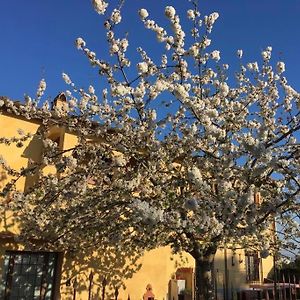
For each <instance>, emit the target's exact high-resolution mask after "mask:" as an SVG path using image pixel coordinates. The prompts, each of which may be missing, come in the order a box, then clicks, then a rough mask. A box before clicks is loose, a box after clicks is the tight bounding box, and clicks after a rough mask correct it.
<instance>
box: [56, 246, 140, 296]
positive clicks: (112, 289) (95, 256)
mask: <svg viewBox="0 0 300 300" xmlns="http://www.w3.org/2000/svg"><path fill="white" fill-rule="evenodd" d="M139 257H140V255H137V254H134V253H130V252H129V251H121V250H119V249H117V248H112V247H103V248H98V249H97V251H95V249H93V250H91V249H87V250H84V249H83V250H80V251H78V252H71V253H70V252H69V253H66V255H65V257H64V262H63V264H62V269H63V273H62V277H61V297H62V299H65V298H66V296H67V295H70V294H73V295H74V294H82V293H84V294H86V295H88V297H87V298H86V299H93V300H97V299H102V298H103V294H104V295H105V296H104V297H105V298H106V299H114V298H115V297H116V296H117V294H118V291H119V289H120V288H124V289H125V285H124V281H125V280H126V279H129V278H131V277H132V276H133V274H134V273H135V272H137V271H138V270H139V269H140V268H141V265H140V264H139V263H138V262H137V260H138V259H139Z"/></svg>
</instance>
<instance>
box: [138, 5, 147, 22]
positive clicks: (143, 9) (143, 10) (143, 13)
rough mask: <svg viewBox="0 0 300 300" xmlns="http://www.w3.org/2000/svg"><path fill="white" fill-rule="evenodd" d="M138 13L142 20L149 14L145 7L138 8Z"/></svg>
mask: <svg viewBox="0 0 300 300" xmlns="http://www.w3.org/2000/svg"><path fill="white" fill-rule="evenodd" d="M139 15H140V18H141V19H142V20H145V19H146V18H147V17H148V16H149V13H148V11H147V10H146V9H145V8H142V9H140V10H139Z"/></svg>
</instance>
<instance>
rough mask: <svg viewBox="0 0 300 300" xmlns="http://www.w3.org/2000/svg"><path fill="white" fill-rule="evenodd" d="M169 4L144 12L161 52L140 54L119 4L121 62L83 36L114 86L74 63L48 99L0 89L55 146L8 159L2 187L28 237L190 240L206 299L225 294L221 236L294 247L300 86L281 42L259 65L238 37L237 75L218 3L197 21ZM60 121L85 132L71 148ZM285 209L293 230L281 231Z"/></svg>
mask: <svg viewBox="0 0 300 300" xmlns="http://www.w3.org/2000/svg"><path fill="white" fill-rule="evenodd" d="M93 5H94V8H95V10H96V11H97V12H98V13H99V14H104V13H105V11H106V9H107V3H106V2H104V1H100V0H93ZM106 13H107V12H106ZM164 14H165V17H166V18H167V20H168V22H169V26H168V27H166V28H164V27H161V26H160V25H159V24H158V23H157V22H156V21H155V20H152V19H151V17H150V16H149V13H148V12H147V10H146V9H140V10H139V11H138V16H139V18H140V19H141V23H142V24H143V25H144V26H145V28H146V29H147V30H151V31H153V34H154V35H155V36H156V39H157V41H158V43H161V44H163V45H164V48H165V50H164V51H163V52H162V53H161V56H160V57H159V58H158V57H157V56H155V57H151V55H149V54H148V53H147V51H146V50H145V49H143V48H142V47H139V48H138V49H137V54H138V55H139V62H138V63H137V64H136V65H133V64H132V63H131V59H130V57H128V55H127V49H128V47H129V41H128V39H127V37H126V35H124V36H118V35H117V33H116V30H115V29H116V27H118V26H122V25H121V24H122V22H121V21H122V14H121V7H119V8H115V9H113V10H112V12H111V14H110V17H109V18H108V19H107V20H106V21H105V23H104V26H105V28H106V30H107V43H108V46H109V54H110V58H111V59H110V60H109V61H106V60H104V59H101V58H99V57H98V56H97V55H96V53H94V52H93V51H92V50H91V49H89V48H88V47H87V45H86V42H85V41H84V39H83V38H78V39H77V40H76V46H77V48H78V49H79V50H80V51H82V53H83V54H84V55H85V56H86V57H87V59H88V60H89V62H90V63H91V65H92V66H94V67H95V68H97V69H98V71H99V75H100V76H101V77H103V78H104V79H105V80H106V87H105V88H103V89H102V90H97V88H94V87H93V86H90V87H89V88H88V90H84V89H79V88H77V87H76V84H75V83H74V82H73V81H72V79H71V78H70V77H69V76H68V75H67V74H65V73H64V74H63V79H64V80H65V82H66V83H67V84H68V85H69V86H70V88H69V90H67V91H66V93H65V94H66V97H67V102H66V103H65V105H63V106H60V107H59V106H57V107H55V108H54V109H52V110H51V109H50V105H49V103H48V102H44V104H43V105H40V106H39V105H38V101H39V99H40V98H41V97H42V95H43V92H44V90H45V88H46V83H45V81H41V84H40V86H39V88H38V92H37V97H36V98H35V99H31V98H29V97H27V100H26V103H25V104H24V105H18V106H16V105H15V104H14V103H13V102H11V101H9V100H5V101H1V103H0V104H1V105H2V108H5V109H6V110H10V111H13V112H14V113H17V114H21V115H24V116H26V117H27V118H34V117H40V118H42V119H43V127H42V128H41V130H40V131H39V132H38V133H37V135H38V136H39V138H41V139H42V140H43V143H44V147H45V152H44V156H43V159H42V162H36V163H34V162H33V163H32V164H31V166H30V167H29V168H27V169H22V170H21V171H20V172H17V171H16V170H12V169H11V168H10V167H9V166H8V165H7V164H5V162H4V161H3V162H2V165H3V166H4V168H5V169H6V171H7V172H8V173H9V174H10V175H11V176H13V178H14V179H13V181H11V182H10V183H9V184H8V185H6V187H5V188H4V189H3V192H2V194H3V195H4V196H5V195H6V194H7V192H9V191H11V190H15V192H14V193H13V201H12V202H11V203H10V204H9V205H10V207H11V208H12V209H13V210H15V211H16V212H18V214H19V215H20V216H21V218H22V220H24V215H25V216H26V220H27V221H26V222H25V223H24V222H23V223H24V224H23V231H24V232H23V233H24V234H25V236H26V237H28V236H30V237H34V238H40V237H44V238H45V240H47V241H49V244H51V245H53V246H55V247H56V246H57V245H59V246H60V247H62V248H65V249H70V248H74V247H75V246H74V245H75V243H74V241H77V240H80V241H81V243H82V244H81V246H82V245H85V246H86V247H88V246H90V247H96V246H97V245H102V246H103V245H115V244H117V245H118V247H125V248H126V247H128V248H130V249H131V250H136V251H140V249H152V248H155V247H159V246H164V245H170V246H171V247H172V249H173V250H174V252H178V251H186V252H188V253H190V254H191V255H192V256H193V257H194V259H195V260H196V267H197V271H196V282H197V286H198V294H199V295H198V296H199V298H201V299H204V298H206V299H213V298H214V292H213V288H214V287H213V280H212V269H213V259H214V255H215V253H216V251H217V248H218V247H221V246H224V245H225V244H226V245H229V246H231V247H233V248H234V247H251V248H254V249H257V250H258V251H261V256H262V257H263V256H267V255H268V254H269V253H271V252H272V251H274V249H278V247H279V246H280V245H281V244H284V246H289V247H291V248H293V247H295V243H294V242H297V238H298V237H299V224H298V222H297V221H295V220H296V219H295V217H296V216H297V214H298V211H299V192H300V176H299V169H300V150H299V131H300V113H299V108H300V94H299V93H298V92H296V91H295V90H294V89H293V88H292V87H291V86H290V85H289V84H288V81H287V79H286V78H285V77H284V72H285V64H284V63H283V62H281V61H279V62H277V63H273V62H272V61H271V55H272V48H271V47H267V48H266V49H265V50H264V51H262V53H261V56H262V58H261V61H259V62H250V63H247V64H244V63H243V60H242V55H243V51H242V50H238V51H237V56H238V58H237V59H239V60H240V68H239V70H238V71H237V72H236V73H235V78H234V80H233V79H232V77H231V76H229V74H228V73H229V70H228V68H229V66H228V65H227V64H221V63H220V51H218V50H214V49H213V48H211V40H210V38H209V37H210V33H211V31H212V28H213V25H214V23H215V22H216V20H217V19H218V16H219V15H218V13H216V12H214V13H212V14H210V15H208V16H204V17H203V18H201V17H200V13H199V10H198V6H197V3H196V1H192V2H191V8H190V9H189V10H188V11H187V19H188V22H189V24H190V31H186V32H185V31H183V29H182V26H181V20H180V18H179V16H178V14H177V13H176V10H175V8H174V7H172V6H167V7H166V8H165V11H164ZM53 125H56V126H63V127H65V128H67V130H68V131H71V132H74V133H75V134H76V135H77V136H78V143H77V144H76V145H74V147H72V148H71V149H66V150H63V151H62V150H59V149H58V148H57V147H56V145H55V143H54V142H53V141H51V140H49V139H47V136H46V134H45V133H46V132H47V130H48V129H49V128H50V127H51V126H53ZM20 134H21V136H20V138H15V139H14V140H9V139H5V138H3V139H2V140H1V142H4V143H12V142H15V143H17V144H19V146H20V147H22V143H23V142H24V141H25V140H26V139H29V138H31V135H29V134H26V133H22V132H21V133H20ZM46 165H55V166H56V168H57V171H58V173H59V174H60V176H59V177H58V176H56V175H51V174H48V175H47V174H45V173H44V172H43V167H44V166H46ZM28 174H38V175H39V180H38V183H37V184H36V185H35V186H34V187H33V188H31V189H29V190H27V191H25V192H24V193H22V192H20V191H16V188H15V183H16V181H17V180H18V178H20V177H22V176H28ZM257 198H260V199H261V200H260V201H256V200H255V199H257ZM275 221H276V223H277V224H280V226H279V227H278V228H279V229H280V234H281V236H282V237H283V238H281V239H275V238H274V230H275V229H274V227H273V225H274V222H275ZM278 244H280V245H278ZM128 248H127V249H128Z"/></svg>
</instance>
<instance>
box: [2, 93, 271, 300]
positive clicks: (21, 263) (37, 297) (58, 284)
mask: <svg viewBox="0 0 300 300" xmlns="http://www.w3.org/2000/svg"><path fill="white" fill-rule="evenodd" d="M61 97H63V96H61ZM57 100H62V101H63V100H64V99H57ZM3 101H5V99H3ZM56 103H60V102H59V101H56ZM41 125H42V119H38V118H37V119H34V120H33V119H31V120H28V119H26V118H25V117H23V116H19V115H16V114H15V113H14V112H9V111H8V110H6V109H4V110H3V111H2V114H1V115H0V137H6V138H11V137H14V136H16V135H17V130H18V129H19V128H20V129H22V130H23V131H24V132H25V133H26V132H28V133H36V132H37V131H38V130H39V127H40V126H41ZM48 138H49V139H51V140H53V141H55V142H56V143H57V144H58V146H59V147H60V149H62V150H64V149H67V148H69V147H70V146H72V145H75V144H76V141H77V137H76V135H74V134H72V133H70V132H68V131H67V130H66V129H65V128H59V127H56V126H53V128H51V129H50V130H49V135H48ZM42 153H43V144H42V143H41V141H40V140H38V139H34V138H33V139H29V140H28V141H25V142H24V143H23V144H22V145H18V144H6V143H1V144H0V155H1V156H2V157H3V158H4V159H5V161H6V162H7V164H8V165H10V166H12V167H13V168H15V169H20V168H22V167H27V166H28V165H30V163H32V161H34V162H39V161H40V160H41V158H42ZM44 172H53V174H55V172H56V169H55V168H54V167H47V168H45V170H44ZM0 175H1V180H0V185H1V187H0V188H2V187H3V186H4V185H5V184H6V183H7V182H8V180H9V176H7V174H6V172H5V170H4V169H3V168H2V169H0ZM35 180H36V178H35V177H34V176H27V177H26V178H21V179H20V180H19V181H18V183H17V188H18V189H19V190H20V191H24V190H26V189H27V188H29V187H30V186H32V184H33V182H35ZM10 197H11V195H8V196H6V197H5V198H1V200H0V201H2V205H1V207H2V211H1V220H0V299H4V300H10V299H11V300H17V299H22V300H25V299H26V300H27V299H28V300H58V299H62V300H69V299H70V300H71V299H77V300H92V299H93V300H96V299H103V295H104V294H105V298H107V299H120V300H126V299H132V300H140V299H142V298H143V295H144V293H145V292H146V286H147V285H148V284H150V285H151V286H152V291H153V293H154V295H155V299H158V300H163V299H164V300H167V299H170V300H178V299H179V300H183V299H186V300H189V299H193V298H194V294H195V291H194V269H195V263H194V260H193V259H192V257H191V256H189V255H188V254H186V253H183V254H181V255H174V254H172V253H171V249H170V248H168V247H164V248H158V249H155V250H152V251H149V252H146V253H145V254H144V255H143V256H142V257H141V258H139V260H138V262H137V264H140V263H141V265H142V266H141V268H140V269H139V270H138V271H137V272H135V273H133V272H131V271H133V270H131V269H130V266H127V267H124V265H126V259H125V263H124V260H122V262H120V261H119V259H118V257H114V258H113V257H112V256H110V253H105V252H95V251H94V252H91V251H89V252H88V253H86V251H84V249H82V251H81V252H80V253H64V252H62V251H60V250H59V249H57V251H55V250H53V249H51V251H50V250H49V249H43V248H40V249H39V250H38V251H36V250H33V249H31V248H30V247H29V246H26V244H24V243H20V242H19V239H20V236H19V234H20V222H17V221H16V219H15V217H14V215H13V213H12V212H11V211H10V210H9V202H10V201H11V199H10ZM21 221H22V220H21ZM271 269H272V258H271V257H268V258H266V259H262V258H261V257H260V256H259V254H258V253H257V252H251V251H246V250H245V249H236V250H235V251H233V250H230V249H227V248H223V249H219V250H218V252H217V254H216V258H215V270H214V280H215V286H216V298H217V299H224V300H229V299H236V298H237V294H238V292H239V291H241V290H245V289H249V288H250V284H251V283H262V282H263V280H264V278H266V277H267V275H268V273H269V272H270V271H271ZM104 270H105V272H104ZM117 273H118V278H123V279H124V284H123V285H121V286H120V285H118V284H116V285H115V286H114V284H113V283H112V282H113V280H114V278H115V277H116V274H117ZM103 274H106V275H103ZM116 288H118V289H116Z"/></svg>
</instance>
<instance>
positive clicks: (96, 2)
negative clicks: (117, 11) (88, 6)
mask: <svg viewBox="0 0 300 300" xmlns="http://www.w3.org/2000/svg"><path fill="white" fill-rule="evenodd" d="M92 3H93V6H94V9H95V11H96V12H97V13H98V14H100V15H103V14H104V13H105V11H106V8H107V6H108V3H107V2H105V1H103V0H92Z"/></svg>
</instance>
